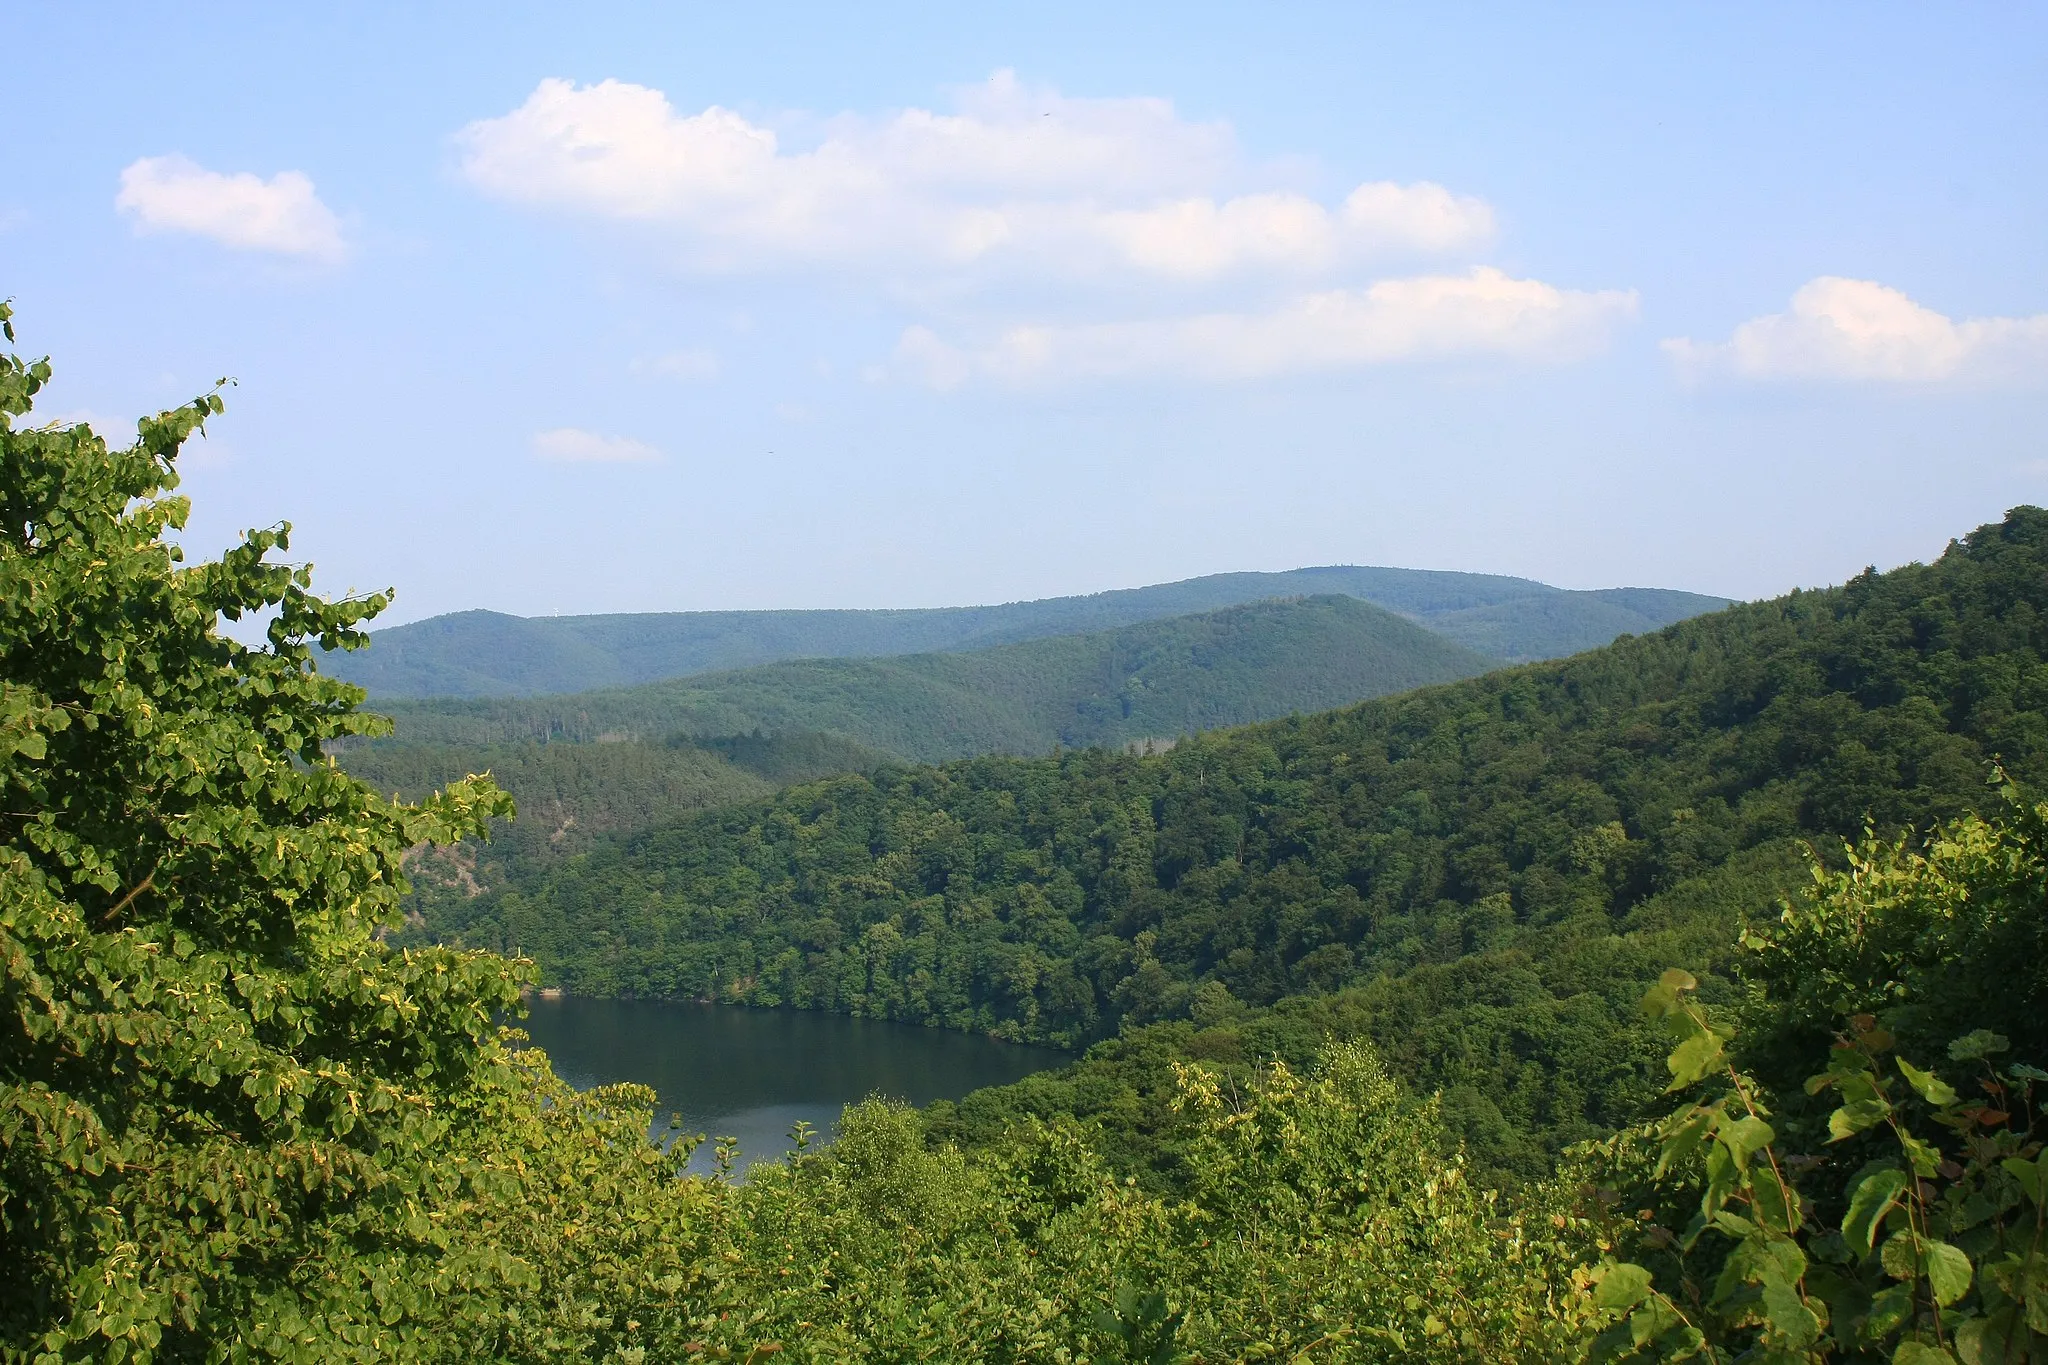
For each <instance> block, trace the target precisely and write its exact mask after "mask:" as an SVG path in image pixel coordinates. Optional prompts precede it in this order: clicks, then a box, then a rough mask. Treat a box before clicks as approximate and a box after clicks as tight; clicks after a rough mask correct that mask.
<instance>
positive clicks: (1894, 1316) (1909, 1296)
mask: <svg viewBox="0 0 2048 1365" xmlns="http://www.w3.org/2000/svg"><path fill="white" fill-rule="evenodd" d="M1912 1316H1913V1291H1912V1290H1911V1289H1909V1288H1907V1287H1906V1286H1905V1285H1902V1284H1895V1285H1893V1286H1892V1287H1891V1288H1889V1289H1884V1290H1880V1291H1879V1292H1877V1293H1876V1294H1873V1295H1872V1296H1871V1298H1870V1312H1869V1313H1868V1314H1867V1315H1866V1316H1865V1317H1864V1319H1863V1331H1864V1334H1865V1335H1866V1336H1868V1337H1870V1339H1871V1340H1873V1341H1880V1340H1882V1339H1884V1338H1885V1337H1888V1336H1890V1335H1891V1334H1892V1333H1893V1332H1896V1331H1898V1330H1899V1328H1901V1327H1903V1326H1905V1324H1906V1323H1907V1322H1908V1321H1910V1320H1911V1319H1912Z"/></svg>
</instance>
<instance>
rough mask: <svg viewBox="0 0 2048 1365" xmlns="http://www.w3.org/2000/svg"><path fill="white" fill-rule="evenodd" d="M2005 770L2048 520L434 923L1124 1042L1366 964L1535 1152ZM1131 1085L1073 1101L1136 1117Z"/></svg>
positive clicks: (2047, 635)
mask: <svg viewBox="0 0 2048 1365" xmlns="http://www.w3.org/2000/svg"><path fill="white" fill-rule="evenodd" d="M1994 758H2002V759H2003V760H2004V762H2005V763H2006V764H2007V766H2008V767H2009V769H2010V770H2011V771H2012V773H2013V774H2014V775H2015V776H2016V777H2018V778H2020V779H2021V780H2022V781H2027V782H2033V783H2039V782H2041V781H2043V780H2044V779H2048V512H2043V511H2041V510H2039V509H2035V508H2020V509H2016V510H2015V511H2014V512H2012V513H2011V514H2010V515H2009V516H2008V517H2007V518H2006V520H2005V521H2004V522H2003V523H2002V524H1999V525H1993V526H1987V527H1984V528H1981V529H1980V530H1978V531H1977V532H1975V533H1973V534H1972V535H1971V536H1969V537H1968V538H1967V539H1966V540H1965V541H1963V542H1960V543H1958V544H1955V545H1952V546H1951V547H1950V549H1949V551H1948V552H1947V553H1946V554H1944V555H1943V556H1942V557H1941V558H1940V559H1939V560H1938V561H1936V562H1935V563H1933V564H1929V565H1910V566H1907V567H1905V568H1902V569H1898V570H1894V571H1892V572H1890V573H1885V574H1876V573H1866V574H1864V575H1861V576H1859V577H1858V578H1856V579H1854V580H1852V581H1851V582H1849V583H1847V584H1845V585H1843V586H1842V587H1839V588H1833V589H1829V590H1826V591H1821V592H1809V593H1795V594H1793V595H1791V596H1789V597H1785V598H1781V599H1779V600H1776V601H1772V602H1763V603H1756V604H1751V605H1747V606H1741V607H1736V608H1732V609H1730V610H1728V611H1724V612H1720V613H1716V614H1714V615H1712V616H1706V617H1700V618H1697V619H1694V620H1691V621H1687V622H1684V623H1682V624H1680V625H1677V626H1673V627H1670V628H1668V629H1666V630H1664V631H1662V632H1660V633H1659V634H1657V635H1654V636H1647V637H1639V638H1636V639H1632V640H1627V641H1623V642H1620V643H1618V644H1616V645H1613V646H1611V647H1609V648H1607V649H1604V650H1600V651H1597V652H1594V653H1590V654H1586V655H1582V656H1580V657H1578V658H1575V659H1571V660H1568V661H1564V662H1559V663H1550V664H1539V665H1531V666H1527V667H1523V668H1518V669H1509V670H1502V671H1498V672H1494V673H1489V674H1487V675H1485V676H1483V677H1479V678H1475V679H1472V680H1469V681H1465V682H1459V683H1455V684H1451V685H1447V686H1439V687H1431V688H1426V689H1423V690H1420V691H1416V692H1411V693H1407V694H1405V695H1402V696H1398V697H1392V698H1387V699H1383V700H1378V701H1372V702H1367V703H1365V704H1363V705H1359V706H1355V707H1352V708H1349V709H1347V710H1342V711H1337V712H1333V713H1329V714H1325V715H1318V716H1313V717H1307V718H1295V719H1290V720H1286V721H1281V722H1275V723H1268V724H1262V725H1256V726H1249V727H1245V728H1243V729H1239V730H1234V731H1229V732H1223V733H1212V734H1208V735H1204V736H1201V737H1199V738H1198V739H1196V740H1193V741H1191V742H1189V743H1185V744H1183V745H1181V746H1180V747H1179V748H1177V749H1175V750H1174V751H1172V752H1171V753H1169V754H1166V755H1164V756H1161V757H1156V758H1143V759H1140V758H1133V757H1129V756H1125V755H1120V754H1117V753H1113V752H1107V751H1103V750H1093V751H1085V752H1073V753H1067V754H1063V755H1060V756H1058V757H1057V758H1045V759H1003V758H983V759H976V760H971V761H966V762H959V763H953V764H949V765H946V766H943V767H938V768H924V769H912V770H903V771H884V772H881V773H878V774H876V775H874V776H872V777H843V778H836V779H831V780H828V781H826V782H822V783H818V784H813V785H810V786H803V787H796V788H792V789H790V790H788V791H785V792H783V793H781V794H779V795H778V796H776V797H775V798H773V799H772V800H770V801H768V802H766V803H762V804H759V805H754V806H737V807H727V808H725V809H722V810H719V811H715V812H710V813H707V814H705V815H702V816H699V817H695V818H692V819H686V820H682V821H679V822H676V823H674V824H671V825H667V826H664V827H661V828H658V829H654V830H650V831H647V832H645V833H641V834H638V835H634V836H631V837H629V838H625V839H622V840H617V841H608V842H606V843H603V844H601V845H600V846H599V847H597V848H596V849H594V850H593V851H592V852H591V853H589V854H587V855H584V856H581V857H578V858H574V859H569V860H565V861H563V862H560V863H558V864H556V865H554V866H552V867H550V868H549V869H547V870H546V872H545V874H544V875H541V876H536V877H534V878H532V879H530V880H525V881H522V882H519V883H518V884H515V885H510V886H507V887H502V888H498V889H494V890H492V891H490V892H488V893H486V894H483V895H480V896H475V897H469V898H461V899H455V898H448V899H439V900H434V901H432V902H431V903H426V904H423V907H422V908H423V911H424V914H425V923H426V928H425V930H424V932H426V933H427V934H430V935H438V936H442V937H445V938H456V939H461V940H462V941H465V942H468V943H472V944H475V945H479V946H510V945H512V944H517V945H519V946H521V947H522V948H523V949H524V950H526V951H527V952H529V953H533V954H535V955H536V956H537V957H538V958H539V959H540V961H541V963H542V964H543V969H544V970H545V972H546V973H547V974H548V976H549V977H550V979H552V980H553V981H554V982H556V983H558V984H562V985H565V986H567V987H568V988H569V989H571V990H572V991H578V992H587V993H593V994H616V993H626V994H638V995H688V996H716V997H720V998H725V999H731V1000H737V1001H746V1002H751V1003H756V1004H763V1005H770V1004H787V1005H798V1006H807V1007H814V1008H827V1009H839V1010H847V1011H851V1012H855V1013H859V1014H863V1015H872V1016H880V1017H889V1018H897V1019H904V1020H913V1021H923V1022H930V1023H937V1024H944V1025H948V1026H952V1027H958V1028H971V1029H986V1030H994V1031H997V1032H999V1033H1003V1034H1006V1035H1009V1036H1014V1037H1019V1038H1032V1039H1041V1040H1048V1041H1055V1042H1063V1043H1068V1044H1074V1043H1081V1042H1086V1041H1088V1040H1090V1039H1095V1038H1103V1037H1108V1036H1110V1035H1114V1034H1117V1033H1118V1032H1119V1030H1122V1031H1124V1033H1125V1035H1126V1041H1125V1043H1122V1044H1119V1043H1111V1044H1107V1045H1106V1046H1109V1047H1112V1048H1114V1047H1119V1046H1130V1047H1135V1046H1137V1043H1135V1042H1133V1041H1131V1039H1132V1038H1133V1037H1134V1036H1135V1035H1132V1034H1131V1033H1130V1030H1131V1029H1133V1028H1134V1027H1137V1026H1141V1025H1145V1024H1147V1023H1148V1022H1150V1021H1166V1022H1162V1023H1159V1024H1158V1025H1156V1026H1157V1027H1159V1028H1167V1029H1180V1030H1182V1031H1183V1036H1182V1040H1181V1041H1182V1043H1186V1044H1187V1045H1189V1046H1193V1045H1194V1043H1195V1042H1198V1041H1199V1040H1200V1039H1201V1038H1202V1037H1205V1036H1206V1037H1210V1038H1211V1039H1212V1041H1211V1043H1209V1044H1206V1045H1204V1046H1209V1047H1213V1048H1216V1049H1222V1050H1225V1051H1227V1050H1228V1049H1229V1048H1231V1047H1235V1046H1238V1045H1239V1044H1238V1043H1237V1042H1234V1041H1232V1040H1231V1038H1230V1037H1229V1036H1228V1035H1229V1030H1228V1029H1227V1028H1222V1027H1221V1025H1220V1024H1219V1023H1218V1021H1223V1022H1224V1023H1227V1022H1228V1021H1229V1020H1230V1019H1231V1018H1232V1017H1233V1016H1234V1014H1235V1013H1236V1012H1237V1011H1240V1010H1242V1009H1245V1008H1247V1007H1262V1006H1267V1005H1270V1004H1273V1003H1274V1002H1282V1001H1285V1000H1286V999H1288V998H1289V997H1294V996H1303V995H1313V994H1317V993H1322V992H1328V991H1333V990H1344V989H1351V990H1354V991H1357V992H1362V993H1363V994H1362V995H1361V996H1360V997H1359V1003H1358V1004H1357V1006H1356V1008H1355V1009H1354V1010H1353V1013H1354V1015H1355V1016H1356V1017H1357V1018H1358V1019H1360V1020H1363V1021H1365V1022H1364V1024H1362V1025H1361V1026H1369V1028H1370V1029H1371V1030H1372V1031H1373V1032H1374V1036H1376V1037H1378V1038H1379V1039H1381V1040H1382V1041H1383V1042H1385V1043H1388V1044H1390V1045H1391V1046H1390V1055H1392V1056H1394V1057H1395V1058H1396V1060H1397V1061H1399V1062H1401V1063H1402V1065H1403V1067H1404V1073H1405V1074H1407V1075H1408V1076H1409V1077H1410V1078H1411V1079H1414V1080H1416V1081H1417V1082H1418V1083H1421V1084H1424V1085H1427V1086H1430V1087H1432V1088H1442V1089H1443V1090H1444V1091H1445V1092H1446V1110H1447V1113H1449V1114H1451V1115H1452V1116H1453V1118H1454V1119H1455V1120H1456V1121H1458V1122H1460V1123H1461V1124H1462V1126H1463V1131H1465V1133H1466V1134H1467V1136H1468V1137H1471V1138H1473V1139H1474V1140H1475V1141H1480V1142H1481V1143H1482V1147H1481V1150H1482V1155H1483V1156H1486V1157H1487V1159H1490V1160H1496V1161H1499V1162H1501V1163H1503V1164H1505V1165H1509V1166H1513V1165H1516V1164H1517V1163H1519V1164H1520V1165H1521V1166H1522V1167H1523V1168H1526V1167H1527V1165H1528V1163H1529V1162H1531V1161H1535V1160H1539V1159H1540V1157H1541V1151H1542V1148H1543V1146H1544V1145H1546V1144H1547V1145H1550V1146H1554V1144H1555V1143H1557V1142H1559V1141H1563V1140H1567V1139H1569V1138H1572V1137H1574V1136H1585V1135H1589V1134H1590V1133H1591V1132H1594V1131H1598V1130H1599V1129H1600V1128H1602V1127H1603V1126H1611V1125H1612V1124H1613V1123H1614V1122H1615V1121H1617V1120H1618V1119H1625V1118H1626V1116H1627V1112H1628V1110H1629V1106H1631V1105H1632V1104H1634V1103H1635V1102H1637V1101H1639V1100H1640V1099H1641V1098H1642V1097H1643V1096H1644V1095H1645V1094H1648V1093H1653V1092H1654V1088H1655V1087H1654V1085H1651V1084H1650V1076H1651V1074H1652V1071H1653V1066H1654V1061H1655V1059H1656V1057H1657V1056H1658V1055H1659V1052H1658V1047H1659V1045H1658V1044H1657V1043H1656V1041H1655V1039H1654V1038H1649V1037H1647V1036H1645V1035H1644V1034H1643V1032H1642V1030H1641V1028H1640V1026H1639V1024H1638V1022H1637V1019H1636V1015H1635V1011H1634V1002H1635V1000H1636V998H1637V997H1638V996H1639V995H1640V993H1641V989H1642V986H1643V984H1644V981H1645V979H1646V977H1648V978H1654V975H1655V972H1656V971H1657V970H1658V969H1660V968H1661V967H1662V966H1664V965H1669V963H1670V962H1671V961H1672V960H1674V956H1676V953H1677V949H1678V948H1679V947H1686V949H1687V951H1686V953H1685V955H1684V957H1682V958H1679V959H1678V960H1687V961H1688V962H1689V964H1697V965H1700V966H1702V967H1711V966H1712V964H1713V960H1714V956H1715V953H1714V949H1713V945H1716V944H1720V945H1726V944H1727V943H1728V942H1729V941H1730V939H1731V937H1732V934H1733V930H1734V925H1735V923H1736V922H1737V920H1738V919H1739V918H1740V917H1741V916H1742V915H1745V914H1766V913H1770V912H1771V909H1772V905H1773V901H1774V899H1775V897H1776V896H1778V895H1780V894H1783V893H1785V892H1787V891H1790V890H1792V889H1793V888H1795V887H1796V886H1798V885H1799V884H1800V881H1801V879H1802V877H1803V875H1804V874H1803V870H1802V859H1803V857H1804V856H1805V854H1804V850H1805V849H1806V848H1807V847H1808V846H1811V847H1812V848H1814V849H1816V850H1818V851H1819V852H1821V853H1822V854H1824V855H1826V854H1828V853H1829V851H1830V850H1839V848H1840V840H1841V839H1843V838H1845V837H1853V836H1854V835H1856V834H1857V833H1858V832H1859V831H1860V830H1861V828H1862V827H1863V825H1864V822H1865V821H1866V820H1870V821H1872V822H1874V823H1875V824H1876V825H1877V826H1878V827H1879V828H1880V829H1891V828H1899V827H1924V826H1925V824H1926V822H1928V821H1930V820H1933V819H1936V818H1941V817H1945V816H1948V815H1951V814H1954V813H1957V812H1959V811H1962V810H1965V809H1970V808H1973V807H1975V806H1977V805H1978V804H1979V803H1980V802H1981V801H1982V800H1983V799H1984V798H1985V797H1986V795H1987V789H1986V786H1985V779H1986V776H1987V773H1988V771H1989V766H1990V763H1991V761H1992V760H1993V759H1994ZM1724 951H1725V948H1724ZM1182 1020H1189V1021H1192V1028H1193V1029H1195V1030H1198V1031H1195V1032H1193V1033H1192V1034H1190V1033H1189V1030H1190V1028H1191V1025H1190V1024H1189V1023H1182V1022H1173V1021H1182ZM1190 1039H1192V1040H1193V1041H1190ZM1179 1045H1180V1044H1178V1043H1177V1044H1175V1046H1179ZM1197 1055H1205V1054H1199V1053H1198V1054H1197ZM1219 1055H1220V1054H1219ZM1154 1060H1155V1061H1156V1057H1155V1059H1154ZM1113 1061H1114V1059H1113V1058H1111V1059H1109V1061H1106V1062H1105V1063H1104V1065H1110V1063H1111V1062H1113ZM1114 1069H1115V1068H1114V1066H1111V1071H1112V1072H1114ZM1145 1070H1146V1074H1154V1073H1157V1072H1158V1071H1159V1070H1160V1069H1159V1068H1158V1067H1156V1066H1153V1067H1150V1068H1147V1069H1145ZM1155 1079H1156V1075H1155ZM1097 1080H1098V1081H1100V1084H1097V1083H1096V1081H1086V1078H1085V1077H1084V1078H1083V1081H1085V1082H1086V1083H1085V1084H1084V1083H1083V1081H1076V1082H1074V1084H1075V1085H1076V1086H1077V1087H1078V1089H1077V1090H1075V1091H1074V1092H1073V1093H1070V1094H1067V1095H1066V1096H1064V1097H1062V1098H1060V1099H1059V1100H1058V1101H1057V1103H1056V1104H1054V1106H1053V1108H1054V1109H1055V1110H1057V1109H1059V1108H1061V1107H1064V1108H1065V1109H1066V1110H1068V1111H1075V1110H1080V1111H1087V1110H1089V1109H1090V1108H1091V1106H1092V1107H1096V1108H1098V1109H1100V1110H1101V1112H1104V1113H1107V1114H1109V1115H1110V1116H1111V1117H1112V1118H1113V1119H1114V1120H1115V1122H1116V1123H1118V1124H1123V1125H1125V1126H1126V1127H1129V1126H1130V1125H1131V1124H1133V1123H1135V1121H1136V1116H1137V1115H1138V1114H1139V1113H1140V1112H1141V1111H1139V1110H1134V1109H1130V1108H1128V1107H1125V1108H1119V1107H1118V1106H1119V1105H1122V1104H1123V1103H1124V1102H1123V1101H1122V1100H1119V1099H1117V1098H1116V1097H1117V1096H1118V1095H1120V1094H1126V1093H1127V1092H1128V1091H1129V1086H1128V1085H1126V1084H1125V1082H1123V1081H1118V1080H1116V1078H1115V1076H1114V1075H1104V1076H1099V1077H1098V1078H1097ZM1060 1083H1061V1084H1064V1083H1065V1082H1060ZM1043 1084H1044V1085H1047V1086H1050V1085H1054V1084H1055V1082H1053V1081H1050V1080H1048V1081H1047V1082H1044V1083H1043ZM1119 1086H1123V1087H1124V1088H1123V1089H1121V1090H1120V1089H1119V1088H1118V1087H1119ZM1105 1097H1107V1098H1105ZM1019 1103H1020V1104H1023V1101H1019ZM1105 1106H1106V1107H1105ZM1024 1107H1029V1106H1028V1105H1025V1106H1024ZM962 1112H963V1113H965V1108H964V1107H963V1111H962ZM1488 1134H1494V1135H1496V1138H1497V1141H1495V1145H1494V1146H1493V1147H1492V1148H1486V1147H1485V1146H1484V1142H1485V1141H1487V1140H1494V1139H1488V1138H1487V1135H1488ZM1501 1134H1510V1135H1512V1134H1521V1135H1524V1136H1523V1137H1516V1138H1513V1139H1512V1140H1510V1138H1508V1137H1499V1135H1501ZM1529 1134H1534V1135H1536V1138H1535V1141H1536V1142H1537V1144H1538V1146H1537V1147H1534V1148H1532V1147H1530V1146H1529V1145H1528V1142H1529V1139H1528V1138H1527V1136H1526V1135H1529ZM1518 1143H1519V1144H1521V1145H1519V1146H1518V1145H1516V1144H1518Z"/></svg>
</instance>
